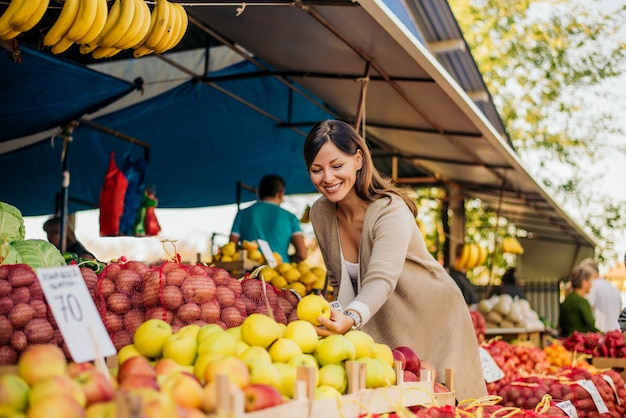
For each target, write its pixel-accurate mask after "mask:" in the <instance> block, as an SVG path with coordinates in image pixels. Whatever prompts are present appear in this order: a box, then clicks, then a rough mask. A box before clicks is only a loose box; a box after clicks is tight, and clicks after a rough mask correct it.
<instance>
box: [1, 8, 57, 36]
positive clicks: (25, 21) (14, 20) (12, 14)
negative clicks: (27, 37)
mask: <svg viewBox="0 0 626 418" xmlns="http://www.w3.org/2000/svg"><path fill="white" fill-rule="evenodd" d="M49 3H50V0H35V1H32V0H11V2H10V3H9V6H8V7H7V9H6V10H5V11H4V13H3V14H2V16H0V39H2V40H10V39H14V38H15V37H17V36H18V35H19V34H21V33H23V32H27V31H29V30H31V29H32V28H34V27H35V25H37V23H39V21H41V19H42V18H43V16H44V14H45V13H46V10H47V9H48V4H49Z"/></svg>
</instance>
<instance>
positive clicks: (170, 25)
mask: <svg viewBox="0 0 626 418" xmlns="http://www.w3.org/2000/svg"><path fill="white" fill-rule="evenodd" d="M165 4H167V7H168V9H169V17H168V22H167V26H166V28H165V33H164V34H163V36H162V37H161V39H159V42H158V43H157V44H156V45H155V46H154V52H156V53H158V54H162V53H163V52H165V51H167V47H168V45H169V44H170V42H171V41H172V38H174V37H176V35H177V33H176V28H177V27H178V28H180V23H179V21H178V9H176V8H174V6H173V5H172V3H170V2H169V1H168V2H166V3H165Z"/></svg>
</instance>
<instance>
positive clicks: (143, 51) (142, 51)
mask: <svg viewBox="0 0 626 418" xmlns="http://www.w3.org/2000/svg"><path fill="white" fill-rule="evenodd" d="M153 52H154V50H153V49H150V48H148V47H145V46H139V47H137V48H135V50H134V51H133V57H135V58H141V57H143V56H144V55H149V54H152V53H153Z"/></svg>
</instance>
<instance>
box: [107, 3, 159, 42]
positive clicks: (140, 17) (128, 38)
mask: <svg viewBox="0 0 626 418" xmlns="http://www.w3.org/2000/svg"><path fill="white" fill-rule="evenodd" d="M134 1H135V15H134V17H133V23H132V24H131V26H130V28H129V30H128V31H127V32H126V34H125V35H124V36H123V37H122V39H120V40H119V41H118V42H117V43H116V44H115V47H117V48H120V49H128V48H132V47H133V46H135V45H137V43H138V42H139V41H140V40H142V39H143V37H144V36H145V35H146V33H147V32H148V30H149V29H150V8H149V7H148V5H147V4H146V2H145V1H143V0H134Z"/></svg>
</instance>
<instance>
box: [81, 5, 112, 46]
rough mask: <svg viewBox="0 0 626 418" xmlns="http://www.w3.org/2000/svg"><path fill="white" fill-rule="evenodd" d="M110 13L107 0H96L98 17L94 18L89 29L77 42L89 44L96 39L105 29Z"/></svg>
mask: <svg viewBox="0 0 626 418" xmlns="http://www.w3.org/2000/svg"><path fill="white" fill-rule="evenodd" d="M108 14H109V6H108V5H107V0H96V17H95V18H94V20H93V23H92V25H91V27H90V28H89V30H88V31H87V32H85V34H84V35H83V36H82V37H80V38H79V39H78V40H76V43H77V44H79V45H81V46H82V45H83V44H88V43H90V42H92V41H94V40H95V39H96V38H97V37H98V35H100V33H101V32H102V30H103V29H104V25H106V22H107V17H108Z"/></svg>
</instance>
